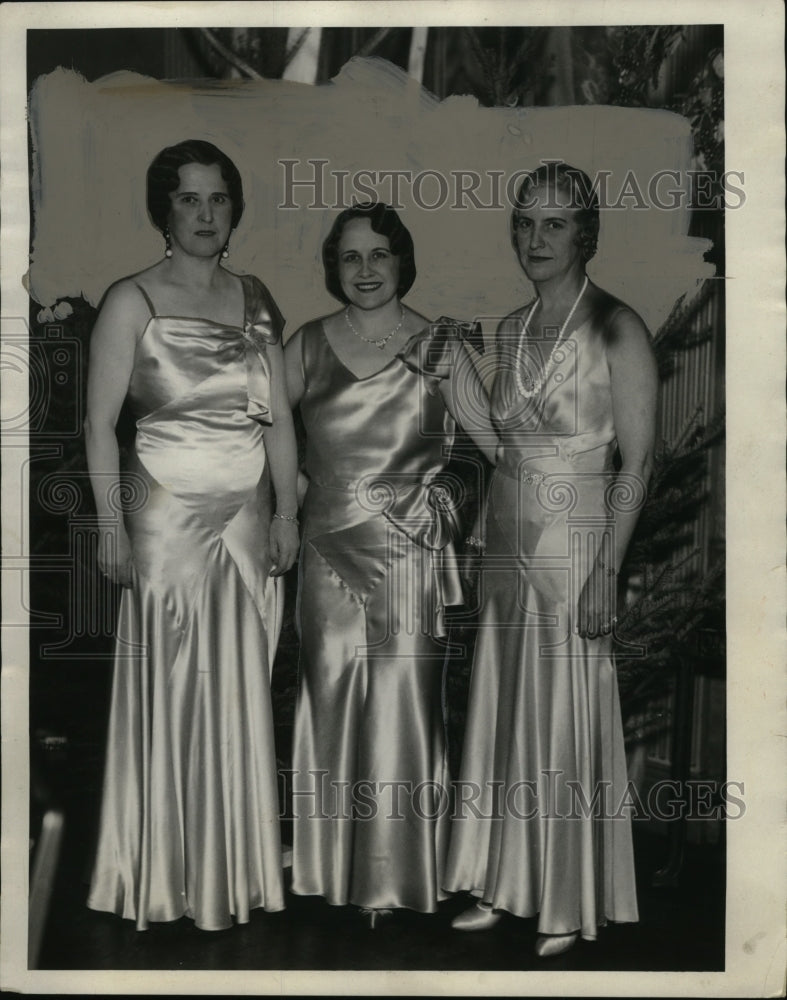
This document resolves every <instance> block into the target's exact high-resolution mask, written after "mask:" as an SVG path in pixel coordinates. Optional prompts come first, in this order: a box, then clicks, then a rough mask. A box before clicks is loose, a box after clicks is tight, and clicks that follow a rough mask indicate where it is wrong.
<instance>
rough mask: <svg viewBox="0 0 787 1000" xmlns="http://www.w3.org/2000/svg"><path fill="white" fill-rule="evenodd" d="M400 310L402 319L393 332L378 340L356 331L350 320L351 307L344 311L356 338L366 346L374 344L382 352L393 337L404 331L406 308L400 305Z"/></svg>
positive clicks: (348, 324)
mask: <svg viewBox="0 0 787 1000" xmlns="http://www.w3.org/2000/svg"><path fill="white" fill-rule="evenodd" d="M399 308H400V309H401V310H402V318H401V319H400V320H399V322H398V323H397V324H396V326H395V327H394V328H393V330H391V332H390V333H387V334H386V335H385V336H384V337H377V338H376V339H375V338H372V337H364V335H363V334H362V333H360V332H359V331H358V330H356V329H355V327H354V326H353V324H352V320H351V319H350V307H349V306H347V308H346V309H345V310H344V318H345V319H346V320H347V326H349V328H350V329H351V330H352V332H353V333H354V334H355V336H356V337H358V339H359V340H362V341H363V342H364V343H365V344H374V346H375V347H376V348H378V349H379V350H381V351H382V350H383V348H384V347H385V345H386V344H387V343H388V341H389V340H390V339H391V337H393V336H394V335H395V334H397V333H398V332H399V331H400V330H401V329H402V323H404V306H403V305H400V306H399Z"/></svg>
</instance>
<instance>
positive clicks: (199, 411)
mask: <svg viewBox="0 0 787 1000" xmlns="http://www.w3.org/2000/svg"><path fill="white" fill-rule="evenodd" d="M148 210H149V213H150V216H151V219H152V221H153V223H154V224H155V225H156V227H157V228H158V229H159V230H161V231H162V233H163V235H164V238H165V241H166V251H165V256H164V258H163V259H162V260H161V261H159V262H158V263H157V264H154V265H153V266H152V267H150V268H148V269H147V270H145V271H141V272H140V273H138V274H135V275H133V276H131V277H129V278H125V279H123V280H121V281H119V282H117V283H116V284H115V285H113V286H112V287H111V288H110V290H109V291H108V292H107V295H106V296H105V299H104V302H103V304H102V307H101V311H100V313H99V317H98V320H97V322H96V326H95V329H94V331H93V337H92V341H91V349H90V370H89V378H88V407H87V420H86V424H85V431H86V444H87V457H88V466H89V469H90V476H91V481H92V486H93V491H94V495H95V501H96V507H97V511H98V516H99V527H100V533H101V538H100V545H101V547H100V554H99V565H100V568H101V569H102V571H103V572H104V573H105V574H106V575H107V576H108V577H109V578H110V579H111V580H113V581H115V582H117V583H120V584H122V585H123V587H124V590H123V593H122V601H121V606H120V613H119V621H118V626H117V639H116V651H115V671H114V681H113V688H112V696H111V714H110V721H109V734H108V744H107V758H106V772H105V778H104V794H103V801H102V808H101V818H100V826H99V837H98V847H97V853H96V859H95V863H94V868H93V876H92V881H91V886H90V894H89V897H88V901H87V902H88V906H90V907H92V908H93V909H96V910H105V911H109V912H113V913H116V914H119V915H120V916H122V917H126V918H129V919H131V920H134V921H136V926H137V928H138V929H140V930H142V929H145V928H146V927H147V926H148V923H149V921H167V920H175V919H178V918H179V917H182V916H184V915H185V916H188V917H191V918H192V919H193V920H194V922H195V923H196V925H197V926H198V927H200V928H202V929H204V930H219V929H222V928H226V927H229V926H231V925H232V923H233V918H234V920H235V921H237V922H239V923H243V922H246V921H248V919H249V911H250V910H251V909H253V908H255V907H264V908H265V909H267V910H280V909H282V908H283V906H284V891H283V881H282V862H281V848H280V841H279V825H278V824H279V806H278V785H277V771H276V758H275V752H274V745H273V723H272V717H271V702H270V687H269V665H270V663H271V659H272V656H273V651H274V649H275V644H276V641H277V636H278V628H279V627H280V622H281V618H280V614H281V588H280V584H281V581H280V580H279V579H278V577H279V576H280V575H281V574H282V573H284V572H285V571H286V570H287V569H288V568H289V566H290V565H291V564H292V563H293V561H294V559H295V558H296V556H297V549H298V530H297V521H296V516H297V501H296V476H297V452H296V447H295V435H294V431H293V425H292V414H291V412H290V409H289V406H288V405H287V398H286V388H285V383H284V365H283V355H282V348H281V345H280V333H281V327H282V324H283V320H282V318H281V315H280V314H279V311H278V309H277V308H276V305H275V303H274V302H273V299H272V298H271V296H270V294H269V293H268V291H267V289H266V288H265V286H264V285H263V284H262V283H261V282H260V281H259V280H258V279H257V278H255V277H252V276H250V275H243V276H238V275H235V274H233V273H231V272H230V271H228V270H226V269H225V268H224V267H223V266H222V265H221V259H222V257H226V256H227V254H228V241H229V237H230V232H231V230H232V229H234V228H235V226H236V225H237V224H238V221H239V220H240V217H241V212H242V210H243V194H242V188H241V179H240V175H239V174H238V171H237V168H236V167H235V165H234V164H233V163H232V161H231V160H230V159H229V158H228V157H227V156H226V155H225V154H224V153H222V152H221V151H220V150H218V149H217V148H216V147H215V146H213V145H211V144H210V143H206V142H202V141H197V140H189V141H186V142H183V143H179V144H178V145H176V146H172V147H168V148H167V149H165V150H163V151H162V152H161V153H159V154H158V156H157V157H156V158H155V160H154V161H153V163H152V164H151V166H150V168H149V170H148ZM124 399H127V400H128V403H129V405H130V408H131V410H132V412H133V416H134V418H135V420H136V428H137V432H136V438H135V441H134V446H133V449H132V451H131V455H130V461H129V463H128V468H126V469H124V470H123V472H122V473H121V471H120V469H119V449H118V443H117V438H116V436H115V426H116V422H117V419H118V414H119V411H120V409H121V405H122V404H123V401H124ZM271 480H272V483H273V487H274V491H275V498H276V513H275V514H274V513H273V511H272V502H271V496H270V492H271V490H270V487H271ZM121 497H122V500H123V511H122V516H120V517H118V513H119V512H118V500H119V498H121ZM272 514H273V517H272V516H271V515H272Z"/></svg>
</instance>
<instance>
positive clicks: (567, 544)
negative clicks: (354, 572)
mask: <svg viewBox="0 0 787 1000" xmlns="http://www.w3.org/2000/svg"><path fill="white" fill-rule="evenodd" d="M598 228H599V212H598V202H597V199H596V198H595V195H594V194H593V193H592V192H591V185H590V181H589V180H588V178H587V176H586V175H585V174H584V173H582V172H581V171H579V170H577V169H575V168H571V167H568V166H567V165H565V164H559V165H555V164H550V165H548V166H542V167H539V168H538V170H536V171H534V172H533V173H532V174H531V175H529V176H528V177H526V178H525V181H524V182H523V184H522V186H521V189H520V191H519V195H518V200H517V205H516V207H515V209H514V212H513V217H512V240H513V244H514V248H515V250H516V252H517V255H518V258H519V261H520V264H521V266H522V268H523V269H524V271H525V273H526V275H527V276H528V278H529V279H530V280H531V281H532V282H533V284H534V286H535V289H536V298H535V300H534V301H533V302H532V303H530V304H528V305H527V306H525V307H523V308H522V309H519V310H517V311H516V312H514V313H513V314H511V315H510V316H509V317H507V318H506V319H505V320H504V321H503V322H502V323H501V325H500V327H499V329H498V334H497V350H498V366H497V374H496V377H495V382H494V386H493V389H492V419H493V421H494V424H495V427H496V429H497V431H498V433H499V434H500V446H499V448H498V453H497V465H496V469H495V473H494V476H493V479H492V482H491V485H490V494H489V497H488V504H487V520H486V550H485V556H484V561H483V566H482V573H483V607H482V611H481V615H480V621H479V631H478V637H477V643H476V649H475V654H474V663H473V670H472V677H471V685H470V694H469V704H468V717H467V727H466V733H465V741H464V746H463V757H462V766H461V772H460V777H459V784H458V786H457V801H458V802H460V801H461V802H462V804H461V806H460V807H458V808H457V810H456V816H455V818H454V821H453V823H452V830H451V845H450V854H449V861H448V872H447V876H446V880H445V883H444V884H445V887H446V888H447V889H449V890H451V891H454V892H455V891H458V890H466V891H469V892H471V893H472V894H473V895H474V896H476V897H477V903H476V904H475V905H474V906H473V907H471V908H470V909H469V910H467V911H465V912H464V913H461V914H460V915H459V916H458V917H456V918H455V920H454V922H453V925H454V927H456V928H457V929H460V930H481V929H485V928H488V927H491V926H493V925H494V924H495V923H497V921H498V920H499V919H500V916H501V911H507V912H509V913H511V914H514V915H516V916H518V917H531V916H534V915H536V914H538V938H537V942H536V953H537V954H538V955H540V956H544V957H546V956H550V955H556V954H559V953H561V952H563V951H566V950H567V949H568V948H570V947H571V946H572V945H573V944H574V943H575V941H576V940H577V937H578V936H579V935H581V936H582V937H583V938H585V939H589V940H592V939H594V938H595V937H596V934H597V929H598V927H599V926H602V925H603V924H605V923H606V921H608V920H610V921H615V922H618V921H621V922H622V921H635V920H637V919H638V917H637V902H636V894H635V881H634V863H633V851H632V843H631V824H630V818H629V815H628V812H627V810H626V809H625V808H622V806H621V804H622V803H624V804H625V797H626V787H627V777H626V760H625V753H624V745H623V729H622V722H621V713H620V705H619V700H618V690H617V680H616V675H615V667H614V663H613V659H612V652H611V641H612V640H611V633H612V631H613V628H614V623H615V620H616V619H615V592H616V574H617V572H618V570H619V569H620V565H621V562H622V559H623V556H624V553H625V551H626V547H627V545H628V542H629V540H630V538H631V534H632V531H633V529H634V525H635V523H636V519H637V516H638V514H639V511H640V509H641V506H642V503H643V502H644V499H645V492H646V484H647V480H648V478H649V474H650V469H651V464H652V452H653V442H654V435H655V412H656V395H657V374H656V366H655V363H654V358H653V352H652V349H651V346H650V340H649V335H648V332H647V330H646V328H645V326H644V324H643V323H642V321H641V319H640V318H639V317H638V316H637V315H636V313H634V312H633V311H632V310H631V309H630V308H629V307H628V306H626V305H625V304H623V303H622V302H620V301H618V300H617V299H615V298H613V297H612V296H611V295H609V294H608V293H607V292H605V291H603V290H602V289H600V288H598V287H596V286H595V285H594V284H593V283H592V282H590V281H589V280H588V278H587V275H586V273H585V265H586V262H587V261H588V260H589V259H590V258H591V257H592V256H593V254H594V252H595V248H596V240H597V235H598ZM617 449H619V452H620V464H619V466H618V468H617V471H616V466H615V463H614V461H613V460H614V458H615V454H616V450H617Z"/></svg>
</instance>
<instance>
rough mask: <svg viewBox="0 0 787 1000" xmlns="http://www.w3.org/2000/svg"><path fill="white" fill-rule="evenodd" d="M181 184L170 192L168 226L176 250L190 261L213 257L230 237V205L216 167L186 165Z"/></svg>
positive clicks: (179, 171) (222, 180)
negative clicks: (170, 203) (177, 248)
mask: <svg viewBox="0 0 787 1000" xmlns="http://www.w3.org/2000/svg"><path fill="white" fill-rule="evenodd" d="M178 175H179V177H180V184H179V185H178V187H177V189H176V190H175V191H172V192H170V196H169V197H170V201H171V202H172V208H171V209H170V213H169V218H168V220H167V224H168V226H169V233H170V238H171V241H172V246H173V249H174V248H175V246H177V247H179V248H180V249H181V250H182V251H184V252H185V253H187V254H190V255H191V256H193V257H215V256H217V255H218V254H220V253H221V251H222V250H223V249H224V246H225V244H226V242H227V240H228V239H229V237H230V230H231V225H232V201H231V199H230V196H229V194H228V193H227V184H226V182H225V180H224V178H223V177H222V176H221V168H220V167H219V165H218V164H217V163H212V164H210V166H204V165H203V164H201V163H186V164H184V165H183V166H182V167H180V169H179V170H178Z"/></svg>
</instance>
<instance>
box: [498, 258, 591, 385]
mask: <svg viewBox="0 0 787 1000" xmlns="http://www.w3.org/2000/svg"><path fill="white" fill-rule="evenodd" d="M587 286H588V276H587V275H585V280H584V281H583V282H582V287H581V288H580V290H579V295H577V297H576V298H575V299H574V305H573V306H572V307H571V310H570V312H569V314H568V316H566V319H565V321H564V323H563V325H562V326H561V328H560V333H559V334H558V335H557V340H556V341H555V344H554V346H553V348H552V351H551V352H550V355H549V360H548V361H547V363H546V365H545V366H544V371H543V373H542V374H541V375H540V376H539V377H538V378H533V376H532V375H525V376H523V375H522V368H523V364H522V345H523V344H524V342H525V338H526V337H527V332H528V327H529V325H530V319H531V317H532V315H533V313H534V312H535V310H536V306H537V305H538V303H539V302H540V301H541V300H540V299H538V298H537V299H536V301H535V302H534V303H533V305H532V306H531V307H530V312H529V313H528V314H527V319H526V320H525V327H524V329H523V330H522V336H521V337H520V338H519V343H518V344H517V349H516V362H515V366H514V379H515V381H516V391H517V392H518V393H519V395H520V396H523V397H524V398H525V399H531V398H532V397H533V396H537V395H538V393H539V392H541V389H542V388H543V386H544V383H545V382H546V380H547V379H548V378H549V373H550V371H551V370H552V365H553V363H554V360H555V354H556V353H557V349H558V347H560V345H561V344H562V343H563V334H564V333H565V332H566V327H567V326H568V324H569V323H570V322H571V317H572V316H573V315H574V313H575V312H576V310H577V306H578V305H579V300H580V299H581V298H582V296H583V295H584V294H585V289H586V288H587Z"/></svg>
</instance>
